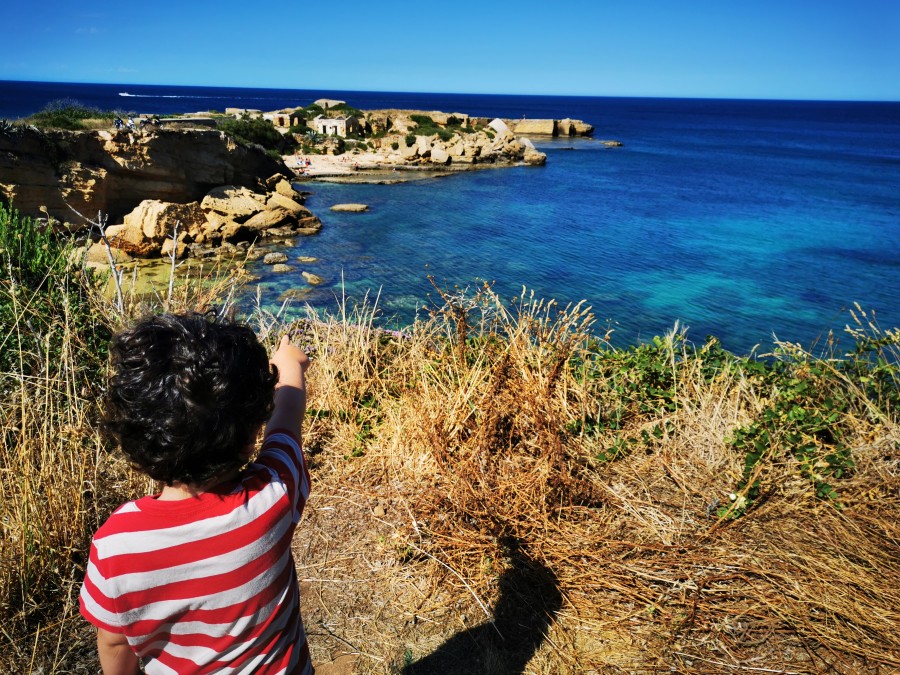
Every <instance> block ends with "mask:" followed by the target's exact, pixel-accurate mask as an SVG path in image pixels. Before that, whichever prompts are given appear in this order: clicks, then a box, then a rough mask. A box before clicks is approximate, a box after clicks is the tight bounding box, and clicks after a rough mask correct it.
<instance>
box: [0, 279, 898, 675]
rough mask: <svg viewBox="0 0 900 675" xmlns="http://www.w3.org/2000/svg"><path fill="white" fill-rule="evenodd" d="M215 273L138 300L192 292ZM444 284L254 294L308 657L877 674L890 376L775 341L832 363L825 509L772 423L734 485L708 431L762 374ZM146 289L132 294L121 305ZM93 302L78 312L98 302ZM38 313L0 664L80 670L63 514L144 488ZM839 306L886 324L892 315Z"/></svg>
mask: <svg viewBox="0 0 900 675" xmlns="http://www.w3.org/2000/svg"><path fill="white" fill-rule="evenodd" d="M223 283H224V285H223V286H215V285H213V286H210V285H208V284H201V285H195V286H193V287H192V288H193V290H191V288H185V290H183V291H179V292H180V293H182V295H180V296H179V297H177V298H175V297H173V296H172V295H166V293H165V292H162V293H161V295H160V296H159V298H158V300H162V299H165V302H167V303H168V304H169V306H170V307H171V308H173V309H177V308H187V307H196V308H201V309H206V308H209V307H212V306H215V305H217V304H221V301H222V299H223V298H225V297H228V294H229V291H228V290H227V289H228V288H230V287H231V286H230V284H231V283H232V281H231V280H226V281H225V282H223ZM8 290H9V289H8V288H5V291H6V292H8ZM443 300H444V304H443V305H442V306H441V307H439V308H436V309H435V311H434V314H433V317H432V318H431V319H430V320H428V321H424V322H421V323H419V324H417V325H415V326H414V327H412V328H410V329H409V332H408V334H404V335H400V334H393V333H389V332H385V331H382V330H379V329H378V328H376V327H375V326H374V315H375V314H376V313H377V312H376V309H375V308H374V307H373V306H370V305H369V306H363V307H360V308H358V309H356V310H353V311H350V310H343V311H342V312H341V313H339V314H338V315H337V316H326V315H317V314H316V313H314V312H312V311H310V313H309V317H310V318H309V319H306V320H303V321H298V322H293V323H290V324H286V323H285V322H284V321H283V320H282V318H281V317H280V316H278V315H272V314H268V313H265V312H263V311H261V310H259V309H257V310H256V311H255V312H254V314H253V317H252V320H253V322H254V323H255V324H256V326H257V329H258V332H259V334H260V336H261V337H262V339H263V340H264V341H266V342H267V343H268V344H270V345H274V344H276V342H277V340H278V339H279V338H280V336H281V335H282V334H284V333H285V332H287V333H290V334H291V335H292V336H293V337H294V338H295V340H297V341H298V343H300V344H301V345H303V346H304V347H306V348H308V349H309V350H310V352H311V353H312V354H313V357H314V362H313V366H312V369H311V372H310V410H309V416H308V420H307V425H306V431H305V443H306V449H307V452H308V453H309V456H310V461H311V467H312V472H313V480H314V490H313V497H312V500H311V501H310V504H309V506H308V509H307V512H306V515H305V518H304V522H303V523H302V524H301V527H300V530H299V534H298V536H297V539H296V542H295V554H296V557H297V562H298V570H299V573H300V577H301V583H302V592H303V598H304V600H303V601H304V617H305V621H306V624H307V629H308V632H309V634H310V642H311V646H312V649H313V655H314V658H315V660H316V662H317V664H320V665H321V667H320V672H322V673H324V674H325V675H328V673H332V674H334V673H350V672H358V673H386V672H405V673H421V672H443V673H457V672H458V673H462V672H467V673H472V672H475V673H498V674H499V673H504V674H509V673H518V672H528V673H542V674H550V673H591V672H593V673H653V672H685V673H728V672H750V673H752V672H760V673H764V672H783V673H788V672H791V673H829V672H833V673H866V672H873V673H890V672H900V631H898V630H897V627H898V625H900V616H898V609H897V608H898V607H900V555H898V550H900V548H898V540H900V531H898V525H897V519H896V514H897V513H898V507H900V457H898V445H900V425H898V411H897V410H896V409H894V408H892V407H891V405H893V404H892V403H890V402H891V401H894V400H896V396H894V397H893V398H892V397H891V396H890V394H891V392H890V391H889V390H888V391H886V392H883V393H885V395H884V396H875V395H873V393H872V391H871V388H867V387H866V386H864V385H863V384H861V383H860V382H859V380H858V378H857V379H854V378H853V377H851V376H850V375H848V374H846V373H845V372H844V371H842V370H840V369H839V368H838V364H837V362H836V361H835V362H832V361H828V360H827V359H826V360H824V361H822V360H818V359H814V358H813V357H812V356H811V355H808V354H805V353H798V352H797V351H796V350H795V348H794V347H791V346H786V347H785V348H784V349H782V350H781V354H782V356H781V358H783V359H784V360H785V362H786V363H788V369H789V372H790V373H792V374H794V375H798V376H802V377H809V378H813V375H811V374H810V373H811V372H812V370H811V366H810V364H820V363H826V364H832V365H831V366H828V367H833V373H832V374H831V375H828V374H827V373H826V374H825V375H816V376H815V378H818V379H815V378H813V379H811V380H810V381H814V382H815V384H816V386H821V387H824V388H825V389H827V388H828V387H834V388H836V389H840V390H842V391H845V392H847V396H848V397H849V399H848V400H850V401H851V405H850V407H849V408H847V409H846V410H845V411H844V412H843V413H842V415H843V417H842V418H841V420H840V421H839V423H836V424H835V427H836V428H837V427H838V426H839V427H840V433H841V439H842V442H844V443H845V444H846V445H847V446H849V448H850V449H851V452H852V456H853V460H854V462H855V468H854V470H853V471H852V472H850V473H849V475H847V476H846V477H843V478H840V479H839V480H835V481H834V483H835V484H836V485H837V486H838V489H839V493H840V500H839V501H840V503H841V505H842V507H841V508H838V507H837V506H836V505H835V503H834V502H833V501H829V500H823V499H821V498H819V497H818V496H817V494H816V487H815V484H814V482H813V481H812V480H811V479H810V476H809V471H807V469H805V468H804V466H803V463H802V461H800V460H799V459H798V458H797V456H796V455H795V454H792V452H791V451H790V448H789V447H788V446H787V445H786V444H785V442H784V440H783V439H781V437H777V438H774V437H773V440H772V447H771V448H770V450H769V451H768V452H767V454H766V455H765V456H764V458H763V459H762V460H761V461H760V462H759V463H758V464H757V465H754V467H753V471H754V472H755V473H754V474H753V476H754V478H759V479H760V481H761V483H760V488H759V491H758V495H756V496H753V495H752V494H751V485H750V484H749V483H747V484H744V485H743V486H742V481H743V479H744V478H745V477H746V468H745V459H746V458H745V455H744V453H743V452H740V451H738V450H736V448H735V446H734V444H733V443H732V442H731V441H732V438H733V436H734V432H735V430H736V429H738V428H741V427H747V426H748V425H751V424H753V423H754V422H756V421H758V420H760V419H762V418H763V417H764V415H765V414H766V411H767V410H770V409H771V407H772V401H773V400H775V399H776V398H777V396H778V395H779V393H778V391H776V390H775V388H777V387H778V386H781V384H780V383H781V382H782V381H781V380H779V381H778V382H776V385H773V384H772V382H771V381H770V380H767V379H765V378H763V377H757V376H756V375H754V374H753V373H752V372H751V371H749V370H746V369H743V368H740V367H732V365H730V364H731V362H725V361H720V360H717V359H720V356H715V355H714V352H713V351H703V350H693V349H689V348H688V347H687V346H685V343H684V342H683V340H681V339H679V335H678V333H677V331H674V332H673V334H672V335H669V336H667V337H666V338H664V339H662V340H660V341H659V343H658V344H657V345H656V346H654V347H653V348H652V349H651V350H649V351H648V352H646V354H645V353H643V352H642V353H641V354H643V355H641V354H639V355H638V356H635V354H636V352H627V351H625V350H615V349H612V348H611V347H610V346H609V345H608V344H607V343H606V341H605V339H604V338H603V337H600V338H598V337H597V336H596V335H594V334H593V333H592V331H593V323H592V318H591V316H590V314H589V312H588V311H587V310H586V309H585V308H583V307H580V306H578V307H569V308H558V307H556V306H555V305H553V304H552V303H549V304H548V303H544V302H541V301H538V300H536V299H534V298H532V297H528V296H524V295H523V297H522V298H521V299H520V302H519V303H518V305H517V306H515V307H508V306H505V305H504V304H502V303H501V302H500V301H499V299H498V298H497V297H496V296H494V295H493V294H492V293H491V292H490V290H489V289H482V291H480V292H479V293H476V294H475V295H474V296H469V297H467V296H465V295H450V294H446V293H444V294H443ZM23 302H24V301H23ZM157 304H160V303H157ZM225 304H226V305H227V304H228V303H227V302H226V303H225ZM104 306H105V307H106V306H108V303H107V304H106V305H104ZM151 306H152V303H151V305H143V306H142V305H139V303H138V299H137V298H134V297H132V301H131V302H130V304H129V307H130V308H131V309H130V310H129V311H143V310H145V309H147V308H148V307H151ZM103 311H104V312H105V314H104V315H103V319H102V321H100V323H102V324H103V325H111V326H115V325H116V324H117V323H119V322H121V321H122V317H121V316H119V315H118V314H116V313H114V312H113V313H109V312H108V311H107V310H105V309H104V310H103ZM94 312H95V314H94V315H95V317H96V316H97V312H99V309H97V308H95V310H94ZM16 316H17V317H19V318H18V319H17V320H16V321H15V322H14V323H13V325H11V326H9V327H6V326H5V327H4V336H3V337H4V340H5V341H6V343H7V347H5V348H8V345H9V344H13V343H10V341H14V340H16V339H17V337H16V336H17V335H19V334H21V333H22V332H24V331H26V330H34V321H35V320H36V319H35V317H34V316H33V315H29V312H28V309H27V307H25V306H24V305H22V304H20V305H18V309H17V314H16ZM29 321H30V322H31V323H30V324H29ZM54 321H56V322H57V324H56V325H54V326H53V327H52V329H53V331H52V334H53V335H56V336H59V339H58V340H57V338H53V340H51V342H50V344H51V345H52V349H49V348H48V350H47V351H46V352H45V353H29V354H27V356H28V359H26V360H29V361H30V362H32V363H38V364H42V365H41V367H40V368H39V369H37V370H33V369H32V370H28V369H26V368H22V369H21V370H20V371H17V372H9V373H3V374H2V377H3V380H2V382H3V409H2V414H3V417H2V425H3V434H4V438H5V445H4V447H3V456H2V485H0V490H2V493H0V494H2V504H0V508H2V521H0V522H2V528H3V539H2V542H0V583H2V587H0V592H2V611H3V618H4V621H3V635H2V638H0V639H2V641H3V642H4V646H3V649H0V653H2V654H3V655H4V656H2V657H0V667H2V668H3V669H4V670H8V671H10V672H23V671H28V670H37V669H38V667H40V668H41V669H42V672H44V673H67V672H86V671H87V672H90V671H92V670H93V671H95V670H96V661H94V660H93V659H94V656H93V644H92V636H91V633H90V630H89V628H88V627H87V626H86V625H85V623H84V622H83V621H82V620H81V619H80V618H79V617H78V616H77V610H76V606H75V599H76V596H77V589H78V584H80V581H81V576H82V574H83V570H82V565H83V560H84V555H85V553H86V550H87V544H88V541H89V537H90V534H91V532H92V531H93V529H94V528H95V527H96V526H97V525H98V524H99V522H100V521H101V520H102V519H103V517H105V515H106V514H107V513H108V512H109V509H111V508H112V506H114V505H115V504H118V503H119V502H120V501H121V500H122V499H126V498H129V497H131V496H134V494H137V493H139V492H142V491H144V490H146V489H147V488H148V487H149V486H147V485H146V484H143V483H142V482H141V481H140V480H139V479H137V478H136V477H134V476H131V475H129V473H128V472H127V470H126V468H125V467H124V466H123V465H122V464H121V463H120V462H119V461H118V460H116V459H115V457H114V456H111V455H110V454H108V452H107V450H106V449H105V448H103V446H102V445H101V443H100V441H99V439H98V436H97V434H96V431H95V419H96V415H97V410H96V400H97V395H98V393H99V392H98V387H99V386H100V385H99V384H98V382H99V381H102V377H98V373H101V372H102V362H103V355H102V354H96V353H94V352H93V351H92V350H93V349H95V346H94V344H93V343H86V342H84V341H83V337H82V336H83V332H82V331H81V330H75V329H74V328H73V327H74V326H76V325H77V324H78V321H75V320H72V319H71V318H67V316H66V314H65V312H63V313H61V314H59V315H58V316H57V318H56V319H54ZM860 325H861V326H862V328H860V329H859V330H864V331H865V335H867V336H869V337H878V338H879V339H882V342H883V346H884V348H885V349H891V348H893V349H896V344H897V340H896V334H891V333H889V332H888V333H877V332H873V330H874V329H870V328H868V327H866V325H865V321H862V322H861V323H860ZM50 328H51V327H50V326H47V327H45V330H46V331H47V334H50V333H51V331H50ZM892 335H893V337H892ZM861 337H864V336H862V334H861V335H857V336H856V339H857V340H859V339H861ZM892 340H893V341H892ZM23 344H24V343H23ZM29 349H30V348H29ZM23 351H24V352H27V351H28V349H24V350H23ZM51 352H52V353H51ZM892 358H893V359H894V361H893V363H894V364H896V353H894V354H893V357H892ZM642 359H643V360H642ZM98 360H99V362H100V363H99V364H98ZM820 370H821V369H820ZM825 370H827V368H825ZM816 372H818V371H816ZM894 372H896V371H894ZM651 376H652V378H655V379H653V380H652V384H650V382H651V380H649V379H648V380H643V379H641V378H643V377H648V378H649V377H651ZM661 381H665V383H666V384H665V387H664V388H665V392H663V393H658V394H657V393H651V389H653V390H654V391H655V389H654V388H657V387H660V386H662V385H659V382H661ZM785 381H787V380H785ZM893 383H894V384H893V387H894V392H895V391H896V379H894V380H893ZM773 387H775V388H773ZM825 389H823V391H824V390H825ZM829 391H830V390H829ZM886 401H887V402H886ZM816 442H817V443H819V444H820V445H821V446H822V451H823V452H825V451H827V450H828V449H829V448H830V447H831V446H830V445H829V444H833V441H832V440H829V439H828V438H826V437H822V438H819V437H817V438H816ZM732 493H738V496H740V497H747V498H751V497H752V499H751V500H750V502H749V508H747V509H746V513H744V514H743V515H741V516H740V517H732V516H734V515H737V513H736V512H735V511H734V510H732V512H730V513H729V512H726V511H723V510H722V506H728V505H729V504H731V503H733V502H731V501H730V500H729V495H730V494H732Z"/></svg>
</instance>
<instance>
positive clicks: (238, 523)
mask: <svg viewBox="0 0 900 675" xmlns="http://www.w3.org/2000/svg"><path fill="white" fill-rule="evenodd" d="M110 351H111V358H112V367H113V374H112V376H111V378H110V381H109V386H108V392H107V397H106V410H105V414H104V420H103V429H104V432H105V434H106V435H107V436H108V438H110V440H112V441H113V442H114V443H115V444H116V445H118V446H119V447H121V449H122V451H123V452H124V454H125V456H126V457H127V458H128V459H129V460H130V461H131V463H132V464H133V465H134V466H135V467H136V468H137V469H138V470H140V471H142V472H143V473H145V474H146V475H147V476H149V477H150V478H153V479H155V480H158V481H161V483H162V484H163V487H162V490H161V491H160V492H159V493H158V494H155V495H151V496H147V497H142V498H140V499H137V500H135V501H131V502H128V503H126V504H124V505H123V506H120V507H119V508H118V509H116V510H115V511H114V512H113V514H112V515H111V516H110V517H109V519H108V520H107V521H106V522H105V523H104V524H103V525H102V526H101V527H100V529H99V530H97V532H96V534H95V535H94V538H93V541H92V543H91V550H90V558H89V561H88V565H87V573H86V575H85V580H84V584H83V585H82V588H81V595H80V599H79V606H80V610H81V613H82V615H83V616H84V617H85V618H86V619H87V620H88V621H89V622H91V623H92V624H93V625H94V626H96V627H97V629H98V630H97V649H98V652H99V656H100V664H101V666H102V668H103V672H104V673H105V674H106V675H119V674H126V673H127V674H128V675H133V674H134V673H139V672H141V671H140V665H141V664H140V662H141V661H142V662H143V668H144V671H143V672H146V673H148V674H149V675H153V674H155V673H167V674H170V673H213V672H229V673H279V674H281V673H284V674H286V675H291V674H295V673H296V674H300V675H311V674H312V673H313V672H314V670H313V666H312V662H311V661H310V656H309V647H308V645H307V641H306V634H305V631H304V628H303V621H302V618H301V616H300V597H299V586H298V582H297V575H296V569H295V565H294V558H293V555H292V553H291V539H292V537H293V534H294V530H295V528H296V527H297V524H298V522H299V520H300V515H301V513H302V511H303V508H304V506H305V504H306V500H307V498H308V496H309V488H310V481H309V473H308V471H307V467H306V460H305V458H304V455H303V451H302V446H301V441H300V437H301V429H302V424H303V417H304V415H305V411H306V376H305V373H306V369H307V368H308V366H309V358H308V357H307V356H306V354H305V353H303V351H302V350H300V349H299V348H298V347H296V346H294V345H292V344H291V343H290V342H289V340H288V339H287V338H283V339H282V341H281V344H280V346H279V347H278V349H277V350H276V352H275V354H274V355H273V356H272V359H271V361H269V359H268V356H267V354H266V350H265V348H264V347H263V346H262V345H261V344H260V342H259V341H258V340H257V338H256V335H255V334H254V333H253V331H252V330H251V329H250V328H249V327H247V326H244V325H241V324H236V323H231V322H227V321H220V320H217V319H215V317H212V316H209V315H202V314H185V315H174V314H164V315H159V316H151V317H148V318H145V319H143V320H141V321H139V322H138V323H137V324H135V325H134V326H133V327H132V328H129V329H127V330H125V331H123V332H122V333H120V334H119V335H117V336H116V337H115V338H114V340H113V342H112V344H111V347H110ZM270 366H274V371H275V372H274V373H273V369H272V368H271V367H270ZM267 420H268V421H267ZM264 423H265V424H266V427H265V433H264V437H263V443H262V448H261V451H260V453H259V455H258V457H257V458H256V460H255V461H254V462H252V463H250V464H249V465H247V462H248V460H250V458H251V456H252V455H253V453H254V449H255V447H254V446H255V442H256V439H257V436H258V434H259V431H260V429H261V428H262V426H263V424H264ZM245 465H246V466H245Z"/></svg>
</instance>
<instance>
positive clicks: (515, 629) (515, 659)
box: [402, 541, 562, 675]
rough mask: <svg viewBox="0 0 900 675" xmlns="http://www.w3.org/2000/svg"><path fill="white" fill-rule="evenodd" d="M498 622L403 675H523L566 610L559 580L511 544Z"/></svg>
mask: <svg viewBox="0 0 900 675" xmlns="http://www.w3.org/2000/svg"><path fill="white" fill-rule="evenodd" d="M508 549H509V559H510V562H511V567H510V569H509V570H507V571H506V572H504V573H503V575H501V577H500V598H499V599H498V600H497V606H496V607H495V608H494V621H493V622H487V623H484V624H481V625H479V626H475V627H474V628H470V629H469V630H466V631H463V632H462V633H457V634H456V635H454V636H453V637H451V638H450V639H449V640H447V641H446V642H445V643H444V644H442V645H441V646H440V647H438V649H437V650H436V651H434V652H433V653H431V654H429V655H428V656H425V657H423V658H421V659H419V660H418V661H415V662H414V663H412V664H410V665H408V666H406V667H405V668H404V669H403V671H402V673H403V675H438V674H440V675H462V674H463V673H465V674H466V675H471V674H472V673H484V674H485V675H487V674H489V675H521V673H524V672H525V666H526V665H527V663H528V662H529V661H530V660H531V657H532V656H534V653H535V652H536V651H537V649H538V647H540V646H541V643H542V642H543V641H544V638H545V636H546V633H547V629H548V628H549V627H550V624H551V623H552V621H553V617H554V615H555V614H556V612H557V611H559V609H560V607H561V606H562V595H561V594H560V592H559V582H558V581H557V579H556V575H555V574H553V572H552V571H551V570H550V569H549V568H548V567H546V566H544V565H542V564H541V563H539V562H537V561H535V560H532V559H531V558H529V557H528V556H527V555H526V554H525V553H524V552H523V551H522V550H521V549H520V548H519V546H518V542H515V541H513V542H509V543H508Z"/></svg>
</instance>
